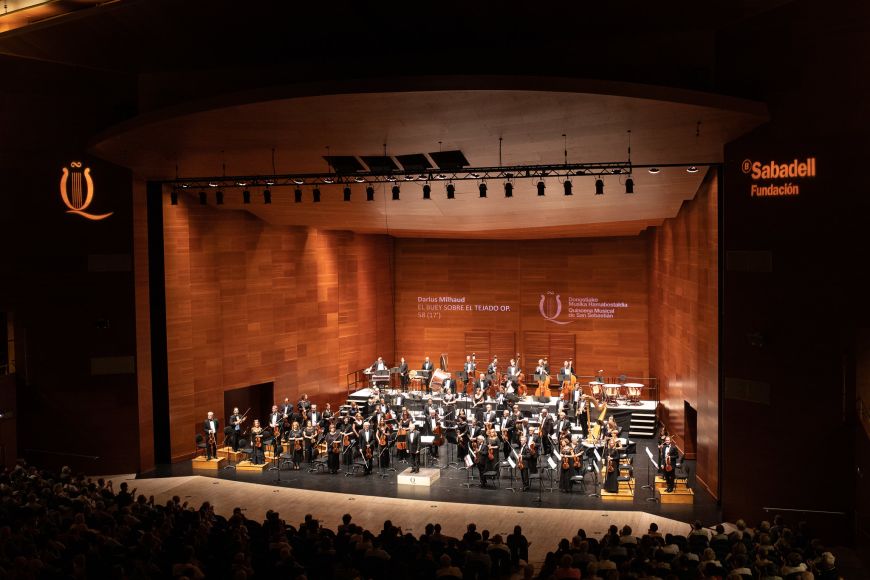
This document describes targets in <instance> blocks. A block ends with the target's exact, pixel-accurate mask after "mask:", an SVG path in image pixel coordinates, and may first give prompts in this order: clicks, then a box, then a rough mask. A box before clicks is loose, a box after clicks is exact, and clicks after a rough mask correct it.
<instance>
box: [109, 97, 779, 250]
mask: <svg viewBox="0 0 870 580" xmlns="http://www.w3.org/2000/svg"><path fill="white" fill-rule="evenodd" d="M659 93H660V91H659ZM637 94H638V91H635V95H637ZM764 120H765V116H764V114H763V113H762V112H761V110H760V109H759V108H758V107H755V108H753V107H751V106H750V107H740V108H737V107H721V106H716V105H714V104H710V102H709V101H708V102H704V103H703V104H691V103H687V102H686V100H685V98H683V99H682V101H681V102H674V101H669V100H663V99H661V98H657V99H651V98H643V97H642V96H630V97H629V96H614V95H612V94H608V95H605V94H590V93H575V92H546V91H530V90H452V91H412V92H388V93H372V92H369V93H356V94H332V95H325V96H309V97H300V98H287V99H280V100H272V101H265V102H257V103H251V104H245V105H238V106H232V107H224V108H217V109H212V110H208V111H203V112H198V113H193V114H187V115H184V116H179V117H175V118H170V119H165V120H158V121H153V122H142V123H139V124H136V125H134V126H131V127H130V128H127V129H125V130H123V131H122V132H119V133H116V134H114V135H112V136H109V137H106V138H105V139H103V140H102V141H101V142H99V143H97V144H96V145H95V146H94V147H93V151H94V153H95V154H97V155H99V156H101V157H104V158H106V159H108V160H111V161H114V162H116V163H118V164H120V165H124V166H127V167H130V168H132V169H133V171H134V174H135V175H136V176H137V177H138V178H142V179H166V178H171V177H173V176H174V175H175V167H176V163H177V164H178V167H179V171H180V174H181V175H182V176H208V175H221V174H222V171H223V167H222V166H223V164H225V165H226V174H227V175H251V174H268V173H271V172H272V162H271V151H272V148H274V149H275V150H276V159H277V167H276V169H277V171H278V172H279V173H296V172H323V171H326V170H327V166H326V163H325V161H324V160H323V156H324V155H326V154H327V147H329V153H330V154H332V155H360V156H362V155H379V154H381V153H382V152H383V146H384V144H385V143H386V144H387V152H388V154H391V155H402V154H408V153H421V152H431V151H437V150H439V148H441V149H444V150H450V149H460V150H462V151H463V152H464V154H465V156H466V158H467V159H468V160H469V162H470V163H471V164H472V165H473V166H495V165H498V164H499V138H500V137H501V138H502V139H503V147H502V156H501V159H502V163H503V164H504V165H519V164H538V163H558V162H561V161H562V160H563V159H564V153H563V151H564V149H565V144H564V139H563V137H562V135H563V134H565V135H567V151H568V161H569V162H572V163H577V162H601V161H623V160H625V159H626V157H627V145H628V131H629V130H630V131H631V159H632V162H633V163H635V164H654V165H667V164H675V163H718V162H721V161H722V151H723V145H724V144H725V143H727V142H729V141H731V140H733V139H735V138H736V137H738V136H740V135H742V134H744V133H746V132H747V131H749V130H750V129H752V128H753V127H755V126H757V125H758V124H760V123H761V122H763V121H764ZM699 122H700V125H699V124H698V123H699ZM703 176H704V171H703V168H702V171H700V172H698V173H695V174H689V173H687V172H686V171H685V169H683V168H663V169H662V170H661V172H660V173H658V174H657V175H651V174H649V173H648V172H647V171H646V170H636V171H635V174H634V176H633V178H634V181H635V192H636V193H635V194H633V195H627V194H625V193H624V186H623V182H624V178H620V177H619V176H610V177H605V178H604V181H605V195H600V196H596V195H593V189H594V178H591V177H582V178H581V177H575V178H573V179H572V182H573V186H574V187H573V189H574V195H573V196H571V197H567V196H564V195H563V189H562V185H561V183H560V182H559V180H557V179H547V180H545V182H546V185H547V189H546V195H545V196H544V197H539V196H538V195H537V192H536V190H535V182H536V181H537V180H518V181H516V182H515V187H514V196H513V198H511V199H505V197H504V193H503V189H502V183H501V182H489V183H488V188H489V191H488V197H487V198H486V199H481V198H479V196H478V187H477V183H475V182H472V181H464V182H463V181H460V182H457V183H456V198H455V199H453V200H448V199H446V195H445V192H444V191H445V190H444V186H445V184H444V183H443V182H434V183H432V199H431V200H423V199H422V193H421V191H422V189H421V188H422V183H421V182H413V183H401V184H400V186H401V194H400V200H399V201H393V200H392V199H391V195H390V192H389V188H388V187H386V186H384V185H378V186H377V187H376V191H377V195H376V200H375V201H374V202H367V201H365V192H364V186H362V185H354V186H353V187H352V189H353V195H352V201H351V202H350V203H346V202H344V201H343V200H342V192H341V189H340V188H338V187H333V188H329V187H321V190H322V201H321V202H320V203H317V204H315V203H313V202H312V201H311V192H310V188H306V190H305V195H304V201H303V203H294V201H293V191H292V189H289V188H283V189H274V190H273V202H272V204H271V205H264V204H263V203H262V198H261V197H260V195H259V192H256V191H255V192H254V196H253V198H254V199H253V202H252V203H251V204H250V205H248V206H245V205H243V204H242V199H241V198H242V196H241V190H238V191H232V190H227V191H226V192H225V204H224V205H222V206H220V207H221V209H223V210H225V211H239V210H243V211H245V210H246V211H249V212H250V213H252V214H254V215H256V216H258V217H259V218H260V219H262V220H264V221H267V222H270V223H273V224H285V225H310V226H314V227H319V228H326V229H345V230H353V231H357V232H371V233H388V234H391V235H395V236H413V237H433V236H450V237H462V238H542V237H554V236H608V235H634V234H637V233H639V232H640V231H642V230H644V229H645V228H646V227H648V226H651V225H657V224H660V223H661V222H662V220H664V219H666V218H669V217H672V216H674V215H676V213H677V211H678V210H679V208H680V205H681V204H682V203H683V201H684V200H687V199H691V198H692V197H693V196H694V194H695V192H696V191H697V189H698V186H699V184H700V182H701V180H702V179H703ZM210 200H211V201H210V202H211V203H213V202H214V198H213V196H210Z"/></svg>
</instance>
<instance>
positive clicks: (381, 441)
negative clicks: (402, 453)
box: [378, 431, 387, 447]
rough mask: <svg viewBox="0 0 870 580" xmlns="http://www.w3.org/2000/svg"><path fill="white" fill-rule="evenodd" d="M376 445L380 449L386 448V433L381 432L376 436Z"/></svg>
mask: <svg viewBox="0 0 870 580" xmlns="http://www.w3.org/2000/svg"><path fill="white" fill-rule="evenodd" d="M378 445H380V446H381V447H386V446H387V433H386V431H381V432H380V433H379V434H378Z"/></svg>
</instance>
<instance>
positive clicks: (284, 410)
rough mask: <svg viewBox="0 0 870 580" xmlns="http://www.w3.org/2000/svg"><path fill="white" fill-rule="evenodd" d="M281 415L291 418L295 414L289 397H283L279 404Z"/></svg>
mask: <svg viewBox="0 0 870 580" xmlns="http://www.w3.org/2000/svg"><path fill="white" fill-rule="evenodd" d="M280 411H281V415H283V417H284V418H285V419H288V420H289V419H291V418H292V417H293V415H294V414H295V412H296V411H295V408H294V407H293V403H291V402H290V397H284V404H282V405H281V409H280Z"/></svg>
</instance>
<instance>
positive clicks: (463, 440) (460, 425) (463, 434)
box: [456, 411, 468, 465]
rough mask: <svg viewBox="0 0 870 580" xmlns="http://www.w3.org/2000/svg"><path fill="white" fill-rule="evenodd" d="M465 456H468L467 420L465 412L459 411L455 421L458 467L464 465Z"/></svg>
mask: <svg viewBox="0 0 870 580" xmlns="http://www.w3.org/2000/svg"><path fill="white" fill-rule="evenodd" d="M466 455H468V420H467V419H466V417H465V412H464V411H460V412H459V417H457V419H456V456H457V460H458V462H459V464H460V465H462V464H464V463H465V456H466Z"/></svg>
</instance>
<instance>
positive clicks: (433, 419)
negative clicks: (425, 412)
mask: <svg viewBox="0 0 870 580" xmlns="http://www.w3.org/2000/svg"><path fill="white" fill-rule="evenodd" d="M423 434H424V435H432V436H434V437H435V439H436V441H437V439H438V437H439V436H441V437H443V436H444V433H443V429H442V428H441V421H440V420H439V419H438V414H437V412H436V411H435V409H431V410H430V411H429V416H428V417H427V418H426V420H425V421H424V422H423ZM438 447H440V446H439V445H434V444H433V445H430V446H429V457H431V458H432V459H433V460H435V459H437V458H438Z"/></svg>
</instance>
